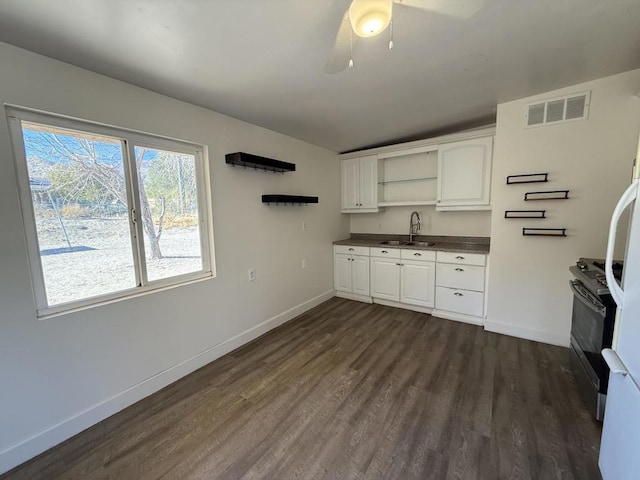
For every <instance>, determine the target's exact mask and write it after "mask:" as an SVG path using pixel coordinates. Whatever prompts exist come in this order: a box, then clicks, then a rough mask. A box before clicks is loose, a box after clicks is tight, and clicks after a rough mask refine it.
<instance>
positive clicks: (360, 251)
mask: <svg viewBox="0 0 640 480" xmlns="http://www.w3.org/2000/svg"><path fill="white" fill-rule="evenodd" d="M333 248H334V252H335V253H345V254H347V255H369V247H356V246H353V245H334V247H333Z"/></svg>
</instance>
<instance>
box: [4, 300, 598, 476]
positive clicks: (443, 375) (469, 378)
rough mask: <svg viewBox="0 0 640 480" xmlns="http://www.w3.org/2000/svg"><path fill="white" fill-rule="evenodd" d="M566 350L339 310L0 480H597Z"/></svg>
mask: <svg viewBox="0 0 640 480" xmlns="http://www.w3.org/2000/svg"><path fill="white" fill-rule="evenodd" d="M599 438H600V425H599V424H598V423H597V422H596V421H595V420H593V419H592V418H591V415H590V414H589V413H588V412H587V411H586V410H585V408H584V406H583V405H582V403H581V401H580V399H579V397H578V393H577V389H576V385H575V383H574V380H573V377H572V375H571V373H570V372H569V369H568V350H567V349H564V348H560V347H553V346H549V345H543V344H538V343H534V342H530V341H526V340H520V339H516V338H511V337H506V336H502V335H497V334H493V333H488V332H485V331H484V330H483V329H482V328H481V327H476V326H472V325H467V324H463V323H457V322H453V321H448V320H442V319H438V318H434V317H431V316H430V315H425V314H421V313H415V312H411V311H407V310H400V309H395V308H391V307H385V306H381V305H368V304H364V303H358V302H352V301H349V300H343V299H338V298H334V299H332V300H329V301H328V302H325V303H323V304H322V305H320V306H318V307H316V308H315V309H313V310H311V311H309V312H307V313H306V314H304V315H302V316H300V317H299V318H297V319H295V320H293V321H291V322H289V323H287V324H285V325H283V326H282V327H280V328H278V329H276V330H274V331H272V332H270V333H268V334H266V335H265V336H263V337H261V338H259V339H258V340H256V341H254V342H253V343H251V344H249V345H246V346H244V347H243V348H241V349H239V350H236V351H234V352H232V353H231V354H229V355H227V356H225V357H222V358H220V359H219V360H217V361H215V362H213V363H211V364H209V365H207V366H206V367H204V368H202V369H200V370H198V371H196V372H194V373H193V374H191V375H189V376H187V377H185V378H183V379H181V380H180V381H178V382H176V383H174V384H172V385H170V386H169V387H167V388H165V389H164V390H162V391H160V392H158V393H156V394H155V395H152V396H151V397H148V398H146V399H144V400H142V401H141V402H138V403H137V404H135V405H133V406H131V407H129V408H128V409H126V410H124V411H122V412H120V413H118V414H116V415H114V416H113V417H110V418H108V419H107V420H105V421H103V422H101V423H99V424H98V425H96V426H94V427H92V428H90V429H89V430H86V431H85V432H82V433H81V434H79V435H77V436H75V437H73V438H72V439H70V440H68V441H67V442H65V443H63V444H62V445H59V446H58V447H55V448H54V449H52V450H50V451H48V452H45V453H44V454H42V455H40V456H39V457H37V458H36V459H34V460H32V461H30V462H28V463H26V464H24V465H22V466H20V467H18V468H16V469H14V470H13V471H11V472H9V473H8V474H5V475H4V476H1V477H0V479H2V480H9V479H11V480H17V479H30V480H31V479H56V478H64V479H119V480H127V479H136V480H145V479H294V478H297V479H325V478H326V479H403V480H404V479H429V480H431V479H433V480H437V479H482V480H485V479H486V480H495V479H514V480H515V479H518V480H520V479H523V480H525V479H530V480H538V479H540V480H547V479H574V480H590V479H594V480H598V479H600V475H599V473H598V467H597V456H598V448H599Z"/></svg>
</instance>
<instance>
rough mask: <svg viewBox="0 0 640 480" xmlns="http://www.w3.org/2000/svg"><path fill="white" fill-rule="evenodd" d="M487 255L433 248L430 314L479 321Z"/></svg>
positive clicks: (483, 293) (483, 299)
mask: <svg viewBox="0 0 640 480" xmlns="http://www.w3.org/2000/svg"><path fill="white" fill-rule="evenodd" d="M486 262H487V256H486V255H482V254H477V253H456V252H437V255H436V282H435V283H436V288H435V292H436V295H435V309H434V311H433V315H435V316H439V317H444V318H449V319H452V320H461V321H465V322H471V323H477V324H481V323H482V321H483V318H484V305H485V288H486V287H485V286H486V267H485V266H486Z"/></svg>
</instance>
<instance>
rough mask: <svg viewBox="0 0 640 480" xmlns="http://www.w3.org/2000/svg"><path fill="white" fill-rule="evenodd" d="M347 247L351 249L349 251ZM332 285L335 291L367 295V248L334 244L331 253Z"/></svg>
mask: <svg viewBox="0 0 640 480" xmlns="http://www.w3.org/2000/svg"><path fill="white" fill-rule="evenodd" d="M349 248H351V249H352V250H351V251H349ZM333 285H334V288H335V290H336V291H338V292H344V293H352V294H355V295H362V296H365V297H368V296H369V249H368V248H366V247H342V246H336V247H335V249H334V255H333Z"/></svg>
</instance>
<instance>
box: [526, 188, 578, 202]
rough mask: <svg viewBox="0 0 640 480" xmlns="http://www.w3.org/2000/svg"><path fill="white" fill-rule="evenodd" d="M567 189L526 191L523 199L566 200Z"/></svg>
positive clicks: (567, 197)
mask: <svg viewBox="0 0 640 480" xmlns="http://www.w3.org/2000/svg"><path fill="white" fill-rule="evenodd" d="M568 199H569V190H550V191H548V192H527V193H525V194H524V201H525V202H528V201H531V200H568Z"/></svg>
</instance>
